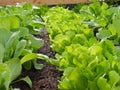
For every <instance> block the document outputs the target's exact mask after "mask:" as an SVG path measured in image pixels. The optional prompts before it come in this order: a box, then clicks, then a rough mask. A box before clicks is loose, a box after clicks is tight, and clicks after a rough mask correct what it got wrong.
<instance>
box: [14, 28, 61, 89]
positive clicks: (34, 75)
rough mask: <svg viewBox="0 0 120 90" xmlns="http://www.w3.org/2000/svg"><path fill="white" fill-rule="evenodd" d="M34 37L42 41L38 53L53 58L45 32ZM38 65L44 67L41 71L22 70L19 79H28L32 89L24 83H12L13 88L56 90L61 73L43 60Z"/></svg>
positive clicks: (53, 53) (53, 54)
mask: <svg viewBox="0 0 120 90" xmlns="http://www.w3.org/2000/svg"><path fill="white" fill-rule="evenodd" d="M36 37H38V38H42V39H43V40H44V45H43V47H42V48H40V49H39V50H38V52H39V53H42V54H45V55H47V56H49V57H51V58H55V57H54V56H55V52H53V51H52V49H51V48H50V40H49V37H48V33H47V32H46V30H45V29H43V33H42V34H41V35H36ZM38 63H42V64H43V65H44V67H43V69H42V70H35V69H34V68H32V69H31V70H29V71H27V70H24V69H23V71H22V74H21V75H20V77H25V76H29V77H30V79H31V80H32V85H33V86H32V88H30V87H29V86H28V85H27V84H26V83H25V82H24V81H20V82H17V83H14V84H12V86H13V87H14V88H20V89H21V90H58V87H57V85H58V81H59V80H60V77H61V76H62V72H60V71H58V70H57V68H56V67H55V66H53V65H51V64H49V63H46V62H45V61H43V60H38Z"/></svg>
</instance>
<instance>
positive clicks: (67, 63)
mask: <svg viewBox="0 0 120 90" xmlns="http://www.w3.org/2000/svg"><path fill="white" fill-rule="evenodd" d="M43 19H44V20H45V22H46V28H47V31H48V33H49V37H50V40H51V47H52V49H53V50H54V51H56V52H57V53H56V55H55V57H56V60H50V63H51V64H53V65H56V66H57V67H58V69H59V70H60V71H63V76H62V78H61V80H60V81H59V85H58V88H59V90H120V61H119V60H120V7H119V6H117V7H114V6H109V5H107V4H106V3H104V2H102V3H100V2H99V1H98V0H93V3H91V4H89V5H87V4H79V5H77V6H76V7H75V8H74V9H73V10H68V8H63V7H59V6H57V7H52V8H49V9H48V11H47V12H46V13H45V15H44V16H43Z"/></svg>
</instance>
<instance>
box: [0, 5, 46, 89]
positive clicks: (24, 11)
mask: <svg viewBox="0 0 120 90" xmlns="http://www.w3.org/2000/svg"><path fill="white" fill-rule="evenodd" d="M39 9H40V8H39V7H36V6H33V5H32V4H17V5H16V6H10V5H8V6H0V90H18V89H13V88H12V87H11V86H10V85H11V84H12V83H14V82H17V81H20V80H24V81H26V82H27V83H28V84H29V86H30V87H32V82H31V80H30V79H29V77H28V76H26V77H24V78H20V79H19V80H17V81H14V80H15V79H16V78H17V77H18V76H19V75H20V74H21V71H22V66H23V67H24V68H25V69H27V70H29V69H31V67H32V66H34V67H35V68H36V69H41V68H42V67H43V65H42V64H38V63H37V62H36V60H37V58H40V59H47V58H48V57H47V56H45V55H42V54H38V53H37V50H38V49H39V48H40V47H41V46H42V45H43V44H44V41H43V40H42V39H39V38H36V37H35V36H34V35H36V34H41V32H42V28H43V26H44V23H43V21H42V19H41V17H40V13H41V12H40V10H39ZM38 10H39V12H38Z"/></svg>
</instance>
